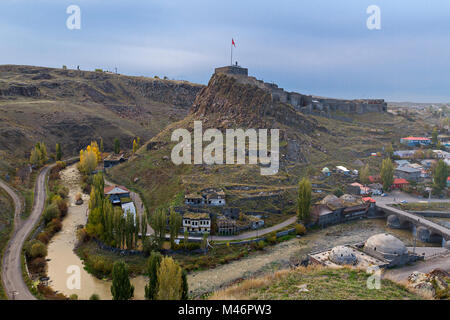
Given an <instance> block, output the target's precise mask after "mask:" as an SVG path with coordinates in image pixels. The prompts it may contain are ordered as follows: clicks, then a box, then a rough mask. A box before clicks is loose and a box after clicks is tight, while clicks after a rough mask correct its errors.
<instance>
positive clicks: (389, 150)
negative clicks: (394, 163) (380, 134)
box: [386, 143, 394, 159]
mask: <svg viewBox="0 0 450 320" xmlns="http://www.w3.org/2000/svg"><path fill="white" fill-rule="evenodd" d="M386 154H387V155H388V157H389V158H391V159H392V157H393V156H394V148H393V147H392V143H390V144H389V145H388V146H387V147H386Z"/></svg>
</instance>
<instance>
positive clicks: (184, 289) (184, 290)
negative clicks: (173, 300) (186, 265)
mask: <svg viewBox="0 0 450 320" xmlns="http://www.w3.org/2000/svg"><path fill="white" fill-rule="evenodd" d="M188 298H189V285H188V281H187V272H186V270H184V269H183V271H182V272H181V300H187V299H188Z"/></svg>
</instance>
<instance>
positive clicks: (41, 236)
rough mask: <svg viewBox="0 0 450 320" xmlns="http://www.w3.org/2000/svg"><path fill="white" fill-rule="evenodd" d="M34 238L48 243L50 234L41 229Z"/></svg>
mask: <svg viewBox="0 0 450 320" xmlns="http://www.w3.org/2000/svg"><path fill="white" fill-rule="evenodd" d="M36 239H37V240H39V241H40V242H42V243H44V244H48V242H49V241H50V236H49V235H48V233H47V232H45V231H42V232H41V233H39V234H38V235H37V237H36Z"/></svg>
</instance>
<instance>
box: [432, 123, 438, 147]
mask: <svg viewBox="0 0 450 320" xmlns="http://www.w3.org/2000/svg"><path fill="white" fill-rule="evenodd" d="M431 142H432V143H433V144H434V145H437V143H438V130H437V128H436V127H434V128H433V131H432V132H431Z"/></svg>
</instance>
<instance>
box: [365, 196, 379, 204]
mask: <svg viewBox="0 0 450 320" xmlns="http://www.w3.org/2000/svg"><path fill="white" fill-rule="evenodd" d="M362 199H363V201H364V202H373V203H375V202H376V201H375V200H374V199H372V198H371V197H364V198H362Z"/></svg>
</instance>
